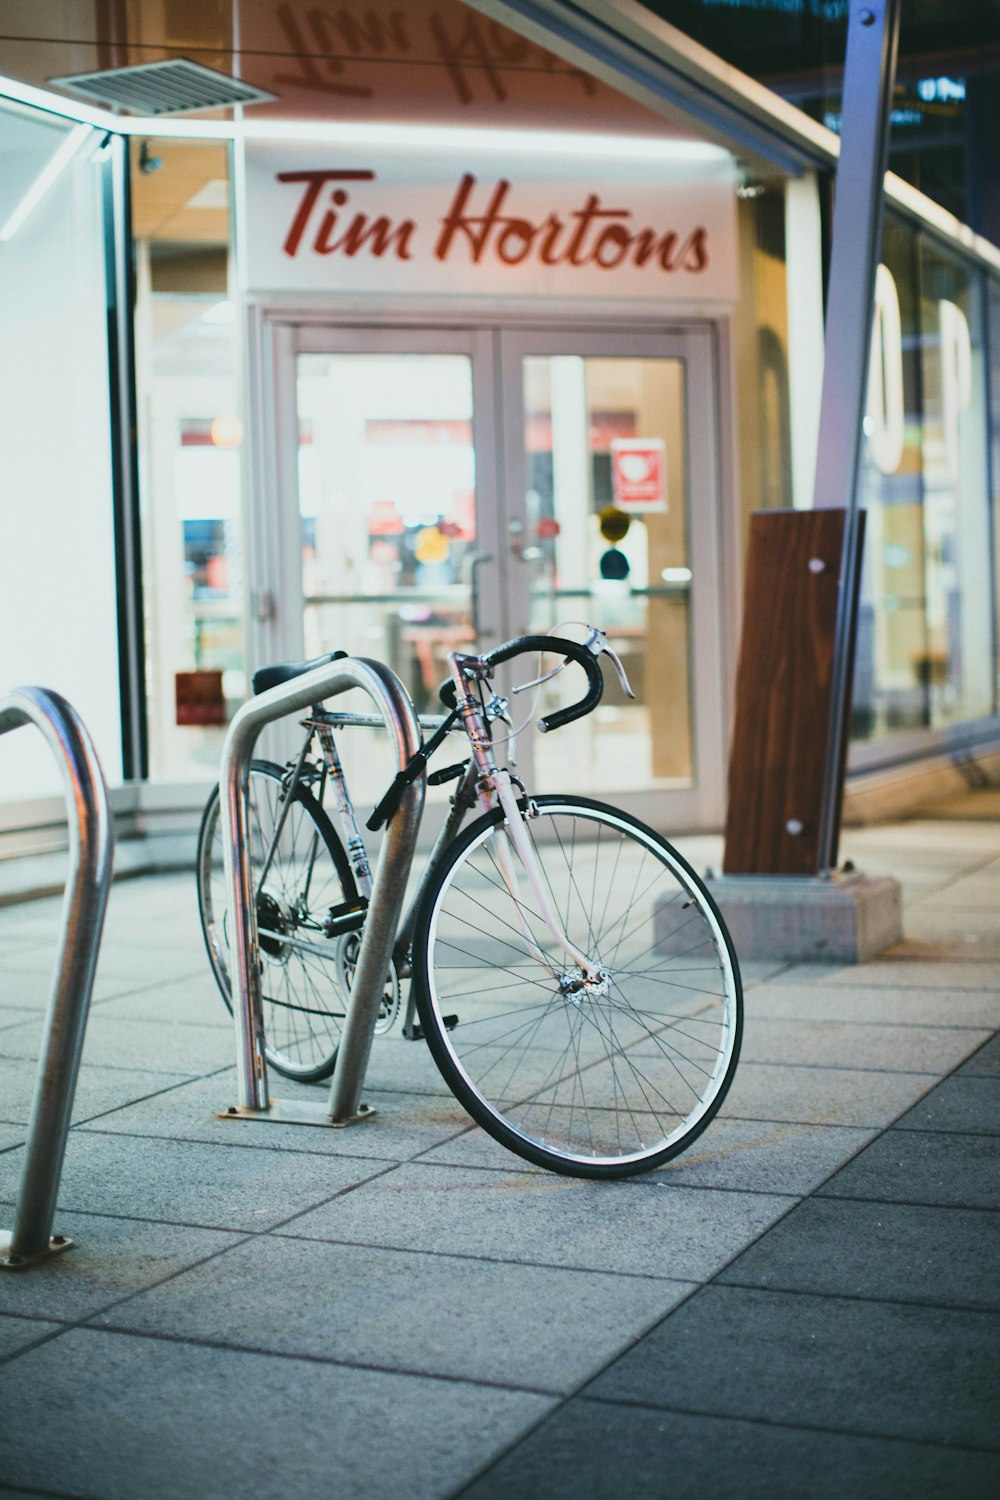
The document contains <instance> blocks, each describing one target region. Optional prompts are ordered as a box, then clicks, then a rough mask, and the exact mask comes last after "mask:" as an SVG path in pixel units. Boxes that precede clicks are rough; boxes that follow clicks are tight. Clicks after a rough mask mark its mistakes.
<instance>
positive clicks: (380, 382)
mask: <svg viewBox="0 0 1000 1500" xmlns="http://www.w3.org/2000/svg"><path fill="white" fill-rule="evenodd" d="M298 411H299V509H300V513H301V517H302V586H303V595H304V598H305V648H306V652H307V654H308V655H309V656H313V655H318V654H319V653H321V652H324V651H333V650H345V651H349V652H350V653H351V654H352V655H358V656H369V657H374V658H376V659H377V660H379V661H384V662H388V664H389V665H390V666H391V667H392V669H393V671H394V672H396V673H397V674H398V675H399V677H400V678H401V679H402V681H403V683H404V684H405V685H406V687H407V689H408V690H409V692H410V694H411V696H412V698H413V701H414V704H415V705H416V708H417V711H418V712H430V713H436V712H437V711H438V700H437V688H438V686H439V685H440V683H441V682H443V680H444V678H445V677H446V676H447V664H446V661H445V658H446V655H447V653H448V652H449V651H453V650H456V649H459V648H460V647H463V646H467V645H470V644H471V643H472V641H473V640H474V631H473V617H472V605H471V594H470V569H471V567H472V562H473V559H474V555H475V546H476V520H475V489H476V469H475V455H474V452H473V446H472V365H471V361H470V360H469V358H468V356H466V355H464V354H459V355H451V354H449V355H437V354H302V355H300V356H299V361H298Z"/></svg>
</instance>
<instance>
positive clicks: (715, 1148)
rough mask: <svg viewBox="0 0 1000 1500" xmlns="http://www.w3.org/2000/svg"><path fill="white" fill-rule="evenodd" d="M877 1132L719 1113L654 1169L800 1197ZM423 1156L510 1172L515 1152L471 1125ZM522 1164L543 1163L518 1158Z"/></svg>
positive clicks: (431, 1161)
mask: <svg viewBox="0 0 1000 1500" xmlns="http://www.w3.org/2000/svg"><path fill="white" fill-rule="evenodd" d="M873 1134H874V1129H873V1128H869V1129H849V1128H843V1127H840V1126H833V1125H800V1124H789V1123H788V1122H785V1121H773V1120H771V1121H768V1120H727V1119H715V1120H713V1122H712V1124H711V1125H710V1126H709V1127H708V1129H707V1130H706V1131H705V1133H704V1135H702V1136H700V1137H699V1138H698V1140H697V1141H695V1143H694V1144H693V1145H692V1146H690V1147H689V1148H688V1150H687V1151H685V1152H684V1153H683V1155H682V1156H678V1157H676V1158H675V1159H674V1160H673V1161H671V1162H668V1163H667V1165H666V1166H664V1167H660V1168H658V1169H657V1172H656V1174H654V1175H656V1176H658V1177H663V1178H668V1179H669V1180H670V1182H671V1183H672V1184H673V1185H674V1186H677V1187H715V1188H730V1189H733V1190H735V1191H737V1192H747V1191H749V1192H759V1193H791V1194H796V1195H799V1194H802V1193H808V1192H811V1191H812V1189H813V1188H815V1187H817V1186H818V1185H819V1183H821V1182H823V1181H824V1180H825V1179H826V1178H827V1177H828V1176H829V1175H830V1173H831V1172H833V1171H834V1170H835V1169H836V1168H837V1167H839V1166H841V1165H842V1164H843V1163H844V1162H845V1161H846V1160H847V1159H848V1158H849V1157H851V1156H853V1155H854V1153H855V1151H858V1150H860V1149H861V1147H862V1146H863V1145H865V1144H866V1142H868V1141H869V1140H871V1138H872V1135H873ZM421 1161H423V1162H425V1163H427V1164H428V1165H432V1166H438V1165H444V1164H447V1165H449V1166H459V1167H486V1168H492V1169H493V1170H495V1171H506V1172H509V1171H510V1169H511V1165H512V1162H513V1158H512V1156H511V1154H510V1152H509V1151H507V1150H506V1149H505V1148H504V1147H503V1146H501V1145H499V1144H498V1143H497V1142H496V1141H494V1140H493V1139H492V1138H491V1137H490V1136H488V1135H487V1134H486V1132H485V1131H484V1130H479V1129H473V1130H470V1131H466V1132H465V1133H464V1134H461V1135H455V1136H453V1137H451V1139H449V1140H447V1141H444V1142H442V1144H441V1145H440V1146H435V1147H433V1148H432V1149H431V1150H430V1151H428V1152H427V1153H426V1155H425V1156H423V1157H421ZM518 1170H519V1171H524V1170H527V1171H539V1172H540V1171H542V1170H543V1169H542V1168H541V1167H537V1168H534V1167H531V1166H529V1165H528V1163H527V1162H524V1163H520V1162H519V1163H518Z"/></svg>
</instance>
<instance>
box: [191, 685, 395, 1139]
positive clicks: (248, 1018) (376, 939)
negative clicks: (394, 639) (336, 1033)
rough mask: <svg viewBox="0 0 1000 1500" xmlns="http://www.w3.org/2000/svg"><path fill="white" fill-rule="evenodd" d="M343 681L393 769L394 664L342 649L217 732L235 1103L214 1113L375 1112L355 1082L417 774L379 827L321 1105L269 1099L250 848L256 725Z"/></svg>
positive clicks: (308, 1120) (338, 689) (347, 1119)
mask: <svg viewBox="0 0 1000 1500" xmlns="http://www.w3.org/2000/svg"><path fill="white" fill-rule="evenodd" d="M349 688H362V689H363V690H364V691H365V692H366V693H367V694H368V696H369V697H370V698H372V699H373V700H374V702H375V704H376V706H377V708H378V709H379V712H380V713H381V716H382V721H383V723H384V724H385V727H386V729H387V730H388V732H389V735H390V738H391V739H392V741H393V745H394V749H395V753H396V761H397V767H398V769H399V770H402V769H403V767H404V766H405V765H406V764H407V763H408V762H409V760H410V759H411V757H412V756H413V755H414V754H415V753H416V751H417V750H418V749H419V746H420V730H419V727H418V725H417V718H416V714H415V713H414V710H413V704H412V703H411V702H410V699H409V697H408V695H407V692H406V689H405V688H404V687H403V684H402V683H401V682H400V680H399V678H398V677H397V676H396V675H395V673H394V672H391V671H390V670H389V668H388V667H386V666H384V665H383V664H382V663H381V662H376V661H369V660H367V659H366V658H365V657H357V656H355V657H346V658H342V659H341V660H339V661H336V662H332V663H330V664H329V665H327V666H323V667H316V668H314V670H313V671H311V672H306V673H304V674H303V675H302V676H301V677H295V678H293V679H292V681H291V682H287V683H282V684H281V685H280V686H279V687H275V688H270V689H269V690H268V691H267V692H265V693H261V694H259V695H258V696H257V697H255V698H251V700H250V701H249V702H248V703H245V704H244V705H243V707H242V708H241V709H240V710H239V712H238V713H237V714H236V717H235V718H234V719H233V721H232V723H231V724H230V726H229V733H228V735H227V736H226V743H225V747H224V749H223V752H222V768H221V777H220V790H221V823H222V839H223V855H224V859H225V871H226V891H227V895H228V904H229V931H230V935H231V938H230V949H231V952H232V955H233V962H232V978H233V1019H234V1021H235V1024H236V1061H237V1067H238V1070H239V1103H238V1104H237V1105H234V1106H232V1107H231V1108H229V1109H227V1110H226V1111H225V1112H223V1113H220V1116H219V1118H220V1119H263V1120H273V1121H280V1122H282V1123H284V1124H289V1123H291V1124H297V1125H333V1126H343V1125H351V1124H354V1123H355V1122H356V1121H358V1120H363V1119H367V1118H369V1117H370V1116H371V1115H372V1114H374V1110H372V1109H370V1108H369V1107H368V1106H367V1105H363V1104H361V1103H360V1097H361V1089H362V1087H363V1084H364V1077H365V1070H366V1068H367V1066H368V1055H369V1053H370V1051H371V1045H372V1038H373V1037H374V1034H375V1023H376V1021H377V1019H378V1010H379V1005H380V1003H381V997H382V990H383V986H384V983H385V975H386V971H387V969H388V968H389V963H390V960H391V958H392V948H393V943H394V941H395V936H396V926H397V923H398V921H399V915H400V911H401V909H402V905H403V897H404V895H405V892H406V882H407V879H408V877H409V872H410V865H411V864H412V862H413V852H414V849H415V847H416V842H417V830H418V828H419V826H420V815H421V812H422V811H423V802H424V780H423V777H418V778H417V780H416V781H414V782H413V783H412V784H411V785H410V786H409V787H407V789H406V790H405V792H404V793H403V797H402V800H401V802H400V804H399V807H398V808H397V810H396V812H395V814H394V815H393V817H392V819H391V821H390V823H389V825H388V827H387V829H386V833H385V838H384V841H383V844H382V849H381V851H380V853H379V859H378V865H377V868H376V871H375V879H374V883H373V887H372V894H371V900H370V903H369V906H368V914H367V917H366V919H365V924H364V927H363V929H362V936H361V949H360V952H359V954H358V964H357V969H356V971H355V975H354V982H353V984H352V986H351V993H350V998H349V1000H348V1005H347V1014H346V1018H345V1021H344V1030H343V1033H342V1035H341V1039H340V1046H339V1048H338V1049H337V1063H336V1067H335V1068H334V1073H333V1081H332V1083H331V1086H330V1097H329V1103H328V1106H327V1107H326V1108H324V1107H323V1105H319V1104H296V1103H286V1104H282V1105H280V1106H279V1104H278V1102H277V1101H276V1100H275V1101H271V1100H269V1098H268V1091H267V1064H266V1062H265V1058H264V1019H263V1008H262V1004H261V989H260V963H259V957H258V954H259V939H258V933H257V910H256V900H255V896H254V890H253V875H252V871H251V867H250V853H249V838H250V819H249V783H250V761H251V758H252V755H253V748H254V745H255V743H256V741H257V738H258V736H259V734H260V732H261V730H262V729H263V728H264V726H265V725H266V724H270V723H272V722H273V721H274V720H275V719H280V718H283V717H284V716H285V715H286V714H292V713H295V712H297V711H299V710H301V709H304V708H309V707H311V705H312V704H314V703H321V702H323V701H324V700H325V699H327V698H331V697H333V696H335V695H336V694H337V693H343V692H346V691H347V690H348V689H349Z"/></svg>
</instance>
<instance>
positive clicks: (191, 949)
mask: <svg viewBox="0 0 1000 1500" xmlns="http://www.w3.org/2000/svg"><path fill="white" fill-rule="evenodd" d="M55 957H56V945H55V942H54V941H53V944H52V947H51V949H49V950H48V951H46V950H45V949H44V948H43V947H39V948H37V949H35V950H34V951H33V952H28V951H25V950H21V951H19V952H18V953H15V954H13V955H12V956H11V958H10V961H9V965H8V966H7V968H8V970H9V972H8V978H9V979H10V981H11V982H14V981H15V978H16V976H17V975H20V974H27V975H30V974H32V973H37V974H45V973H49V974H51V972H52V967H53V964H54V962H55ZM207 967H208V960H207V958H206V957H205V951H204V948H203V947H202V946H201V942H200V940H199V942H198V946H197V947H195V944H194V942H192V941H191V940H190V939H189V940H187V941H185V942H181V943H172V944H170V945H169V946H167V947H163V948H154V949H151V948H150V947H149V945H148V944H145V943H143V944H141V945H137V946H135V947H129V948H125V947H123V946H122V945H121V944H120V943H112V942H110V941H106V940H105V939H104V937H103V935H102V940H101V947H100V951H99V953H98V956H97V972H96V975H95V981H94V982H95V986H97V985H101V986H103V987H108V986H110V985H111V984H116V985H118V986H119V988H124V985H125V984H132V985H146V984H160V983H162V982H163V981H164V980H166V979H182V978H185V977H187V976H192V977H203V976H204V974H205V972H206V970H207ZM123 982H124V983H123Z"/></svg>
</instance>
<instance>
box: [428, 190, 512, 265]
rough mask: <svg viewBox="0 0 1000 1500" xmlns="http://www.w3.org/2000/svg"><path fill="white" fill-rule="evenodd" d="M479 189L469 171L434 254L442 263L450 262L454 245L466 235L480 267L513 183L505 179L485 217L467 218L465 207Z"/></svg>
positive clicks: (492, 199) (473, 256) (446, 216)
mask: <svg viewBox="0 0 1000 1500" xmlns="http://www.w3.org/2000/svg"><path fill="white" fill-rule="evenodd" d="M475 187H476V179H475V177H473V175H472V173H471V172H466V174H465V176H464V177H463V178H462V181H461V182H460V183H459V185H458V191H457V192H456V194H455V197H454V198H453V200H452V204H451V208H450V209H449V210H448V213H447V214H446V215H445V217H444V218H443V219H442V220H441V233H440V234H439V235H438V240H437V244H436V245H435V246H434V254H435V256H436V258H437V259H438V260H447V258H448V254H449V252H450V250H451V247H452V244H453V242H454V240H455V238H456V236H458V235H463V236H464V237H465V239H466V240H467V241H468V243H469V247H470V249H471V252H472V261H473V264H474V265H478V264H479V261H480V260H481V259H482V254H483V251H484V250H485V249H486V242H487V240H488V239H489V236H490V234H491V232H492V230H493V229H494V228H495V227H496V225H497V222H498V221H499V219H500V209H501V208H502V207H503V201H504V199H505V198H506V196H507V193H508V192H509V190H510V183H509V182H506V181H504V180H502V179H501V181H500V182H498V183H497V185H496V188H495V189H494V191H493V197H492V198H491V199H490V202H489V205H488V206H487V209H486V212H485V214H483V215H482V217H481V218H475V217H471V216H467V215H466V213H465V205H466V204H467V203H468V201H469V199H470V197H471V196H472V193H473V191H474V189H475Z"/></svg>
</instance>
